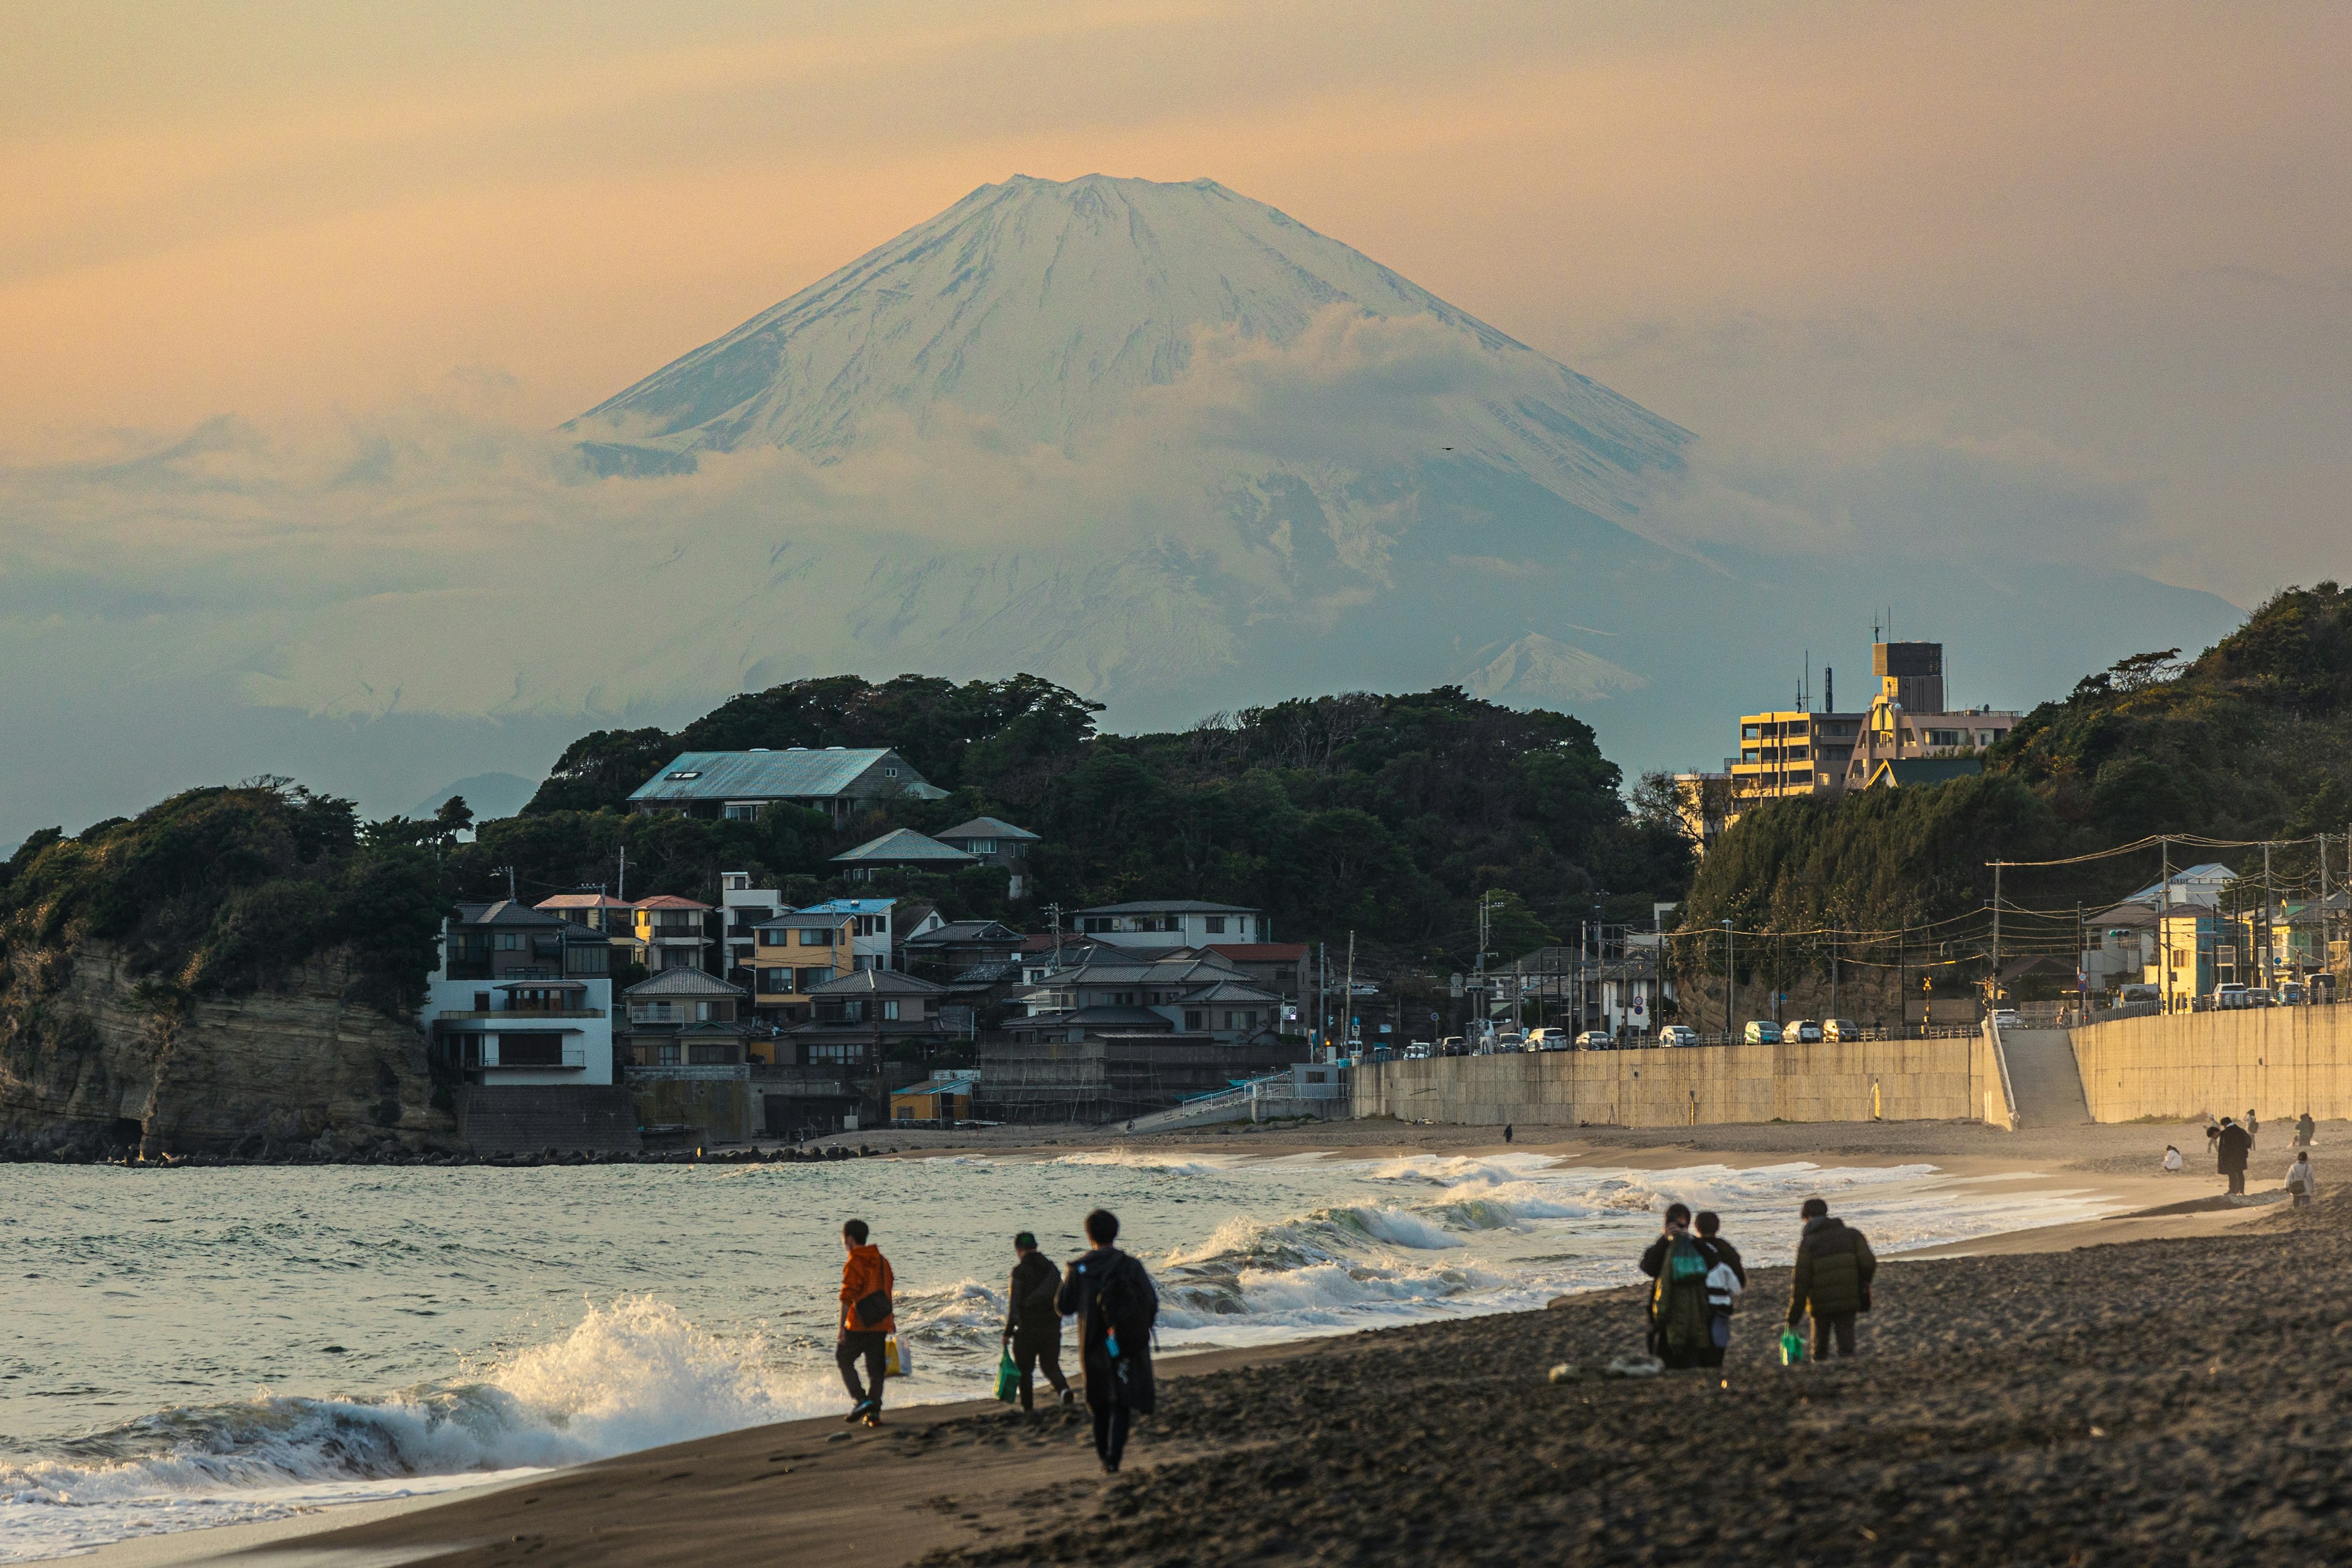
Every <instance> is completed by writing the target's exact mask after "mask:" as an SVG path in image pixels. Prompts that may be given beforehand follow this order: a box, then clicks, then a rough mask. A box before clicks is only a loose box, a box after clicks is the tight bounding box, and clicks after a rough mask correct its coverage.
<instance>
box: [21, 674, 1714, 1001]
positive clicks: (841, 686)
mask: <svg viewBox="0 0 2352 1568" xmlns="http://www.w3.org/2000/svg"><path fill="white" fill-rule="evenodd" d="M1096 712H1097V706H1096V705H1095V704H1093V703H1089V702H1087V701H1085V700H1081V699H1079V698H1078V697H1076V695H1074V694H1073V693H1071V692H1069V691H1066V690H1065V689H1062V688H1060V687H1057V686H1054V685H1052V684H1051V683H1049V682H1046V681H1044V680H1039V679H1035V678H1034V677H1029V676H1018V677H1015V678H1013V679H1010V680H1004V681H971V682H966V683H963V684H961V685H959V684H956V683H954V682H950V681H947V680H941V679H935V678H930V677H923V676H901V677H899V678H898V679H893V680H888V681H884V682H880V683H869V682H867V681H865V680H862V679H856V678H855V677H847V676H840V677H828V678H824V679H811V680H803V681H795V682H793V683H790V684H788V685H784V686H780V687H776V688H773V689H770V690H766V691H760V692H751V693H747V694H745V695H742V696H740V697H737V698H734V699H732V700H730V701H728V702H726V703H725V704H723V705H721V706H720V707H719V708H718V709H716V710H713V711H712V712H710V713H709V714H708V715H706V716H704V717H703V718H701V719H698V720H697V721H695V722H693V723H692V724H689V725H688V726H686V727H685V728H684V729H683V730H681V731H677V732H676V733H670V732H667V731H661V730H632V731H598V732H596V733H594V734H591V735H588V736H585V737H583V739H581V740H580V741H579V742H575V743H574V744H573V745H572V746H571V747H570V748H568V749H567V750H566V751H565V752H564V753H563V755H562V758H561V759H559V761H558V763H557V766H556V768H555V771H554V773H553V775H552V776H551V778H550V779H549V780H548V782H547V784H546V785H545V786H544V787H543V788H541V791H540V792H539V794H538V796H537V798H535V799H534V800H533V801H532V802H531V803H530V805H529V806H528V807H527V808H526V809H525V811H524V812H523V813H522V814H521V815H520V816H514V817H509V818H504V819H500V820H497V821H488V822H479V823H475V822H473V821H472V820H471V813H470V812H469V811H467V808H466V807H465V805H463V803H462V802H457V801H452V802H450V803H448V804H447V805H445V806H444V807H443V809H442V811H441V813H440V814H439V816H437V817H436V818H434V819H431V820H425V821H410V820H407V819H404V818H400V817H394V818H390V819H388V820H386V821H383V822H377V823H365V824H363V823H362V822H361V821H360V820H359V818H358V816H356V814H355V813H354V812H353V810H352V805H351V803H350V802H348V801H342V800H338V799H334V798H332V797H329V796H322V795H313V794H311V793H310V792H309V791H307V790H305V789H303V788H301V787H300V786H299V785H297V784H293V783H292V782H291V781H289V780H284V779H268V778H266V779H258V780H255V781H252V782H250V783H248V784H243V785H238V786H234V787H214V788H205V789H198V790H191V791H188V792H186V793H184V794H183V795H176V796H173V798H172V799H170V800H167V801H164V802H163V803H162V804H160V805H156V806H154V807H152V808H151V809H149V810H148V811H146V812H144V813H142V814H141V815H140V816H138V817H136V818H131V819H121V818H117V819H112V820H110V821H107V822H102V823H99V824H96V825H94V826H91V827H89V828H88V829H86V830H84V831H83V832H82V833H81V834H80V835H79V836H78V837H67V836H66V835H65V834H64V833H62V832H61V831H59V830H57V829H50V830H47V831H45V832H41V833H37V834H35V835H33V836H32V837H30V838H28V839H27V840H26V842H25V844H24V845H23V846H22V847H19V848H18V849H17V851H16V853H15V855H14V856H13V857H11V858H9V859H7V860H5V861H0V959H6V958H9V957H10V956H11V955H13V956H14V957H15V958H16V959H19V960H22V963H18V964H16V970H17V971H18V974H19V978H20V979H25V981H26V984H27V985H32V986H34V990H26V991H24V992H23V994H24V995H25V996H27V997H29V996H32V995H33V994H35V991H37V984H35V982H36V981H37V978H38V977H37V974H35V970H37V969H38V968H39V966H40V965H41V964H45V963H49V962H50V961H51V959H52V958H57V959H68V958H69V956H70V954H71V953H72V952H73V951H74V950H75V949H76V948H77V947H78V946H79V945H80V944H81V943H82V942H84V941H85V940H89V939H96V940H100V941H103V942H107V943H109V944H110V947H111V948H114V949H119V950H120V951H121V952H124V953H125V954H126V955H127V957H128V961H129V963H131V967H132V969H133V970H134V972H135V973H137V974H138V975H142V976H144V977H145V985H146V991H145V992H144V993H142V994H148V995H151V996H152V999H153V1001H154V1003H155V1005H159V1006H163V1005H177V1004H176V1002H175V1000H174V999H175V998H176V999H186V998H192V997H196V996H207V995H221V994H237V993H241V992H247V991H251V990H254V989H257V988H264V987H268V986H271V985H274V984H278V982H279V981H280V980H281V979H282V978H283V977H284V976H285V975H286V974H287V973H289V972H290V970H291V969H292V968H293V967H294V966H296V965H299V963H302V962H303V961H304V960H305V959H307V958H310V957H311V956H313V955H315V954H318V953H320V952H324V951H325V950H328V949H331V948H334V949H342V950H346V951H348V952H349V953H350V955H351V957H352V973H353V974H354V975H355V977H356V983H357V984H359V985H360V987H361V989H362V991H363V992H364V993H365V999H366V1000H368V1001H370V1002H372V1003H373V1004H375V1005H379V1006H381V1007H382V1008H383V1009H384V1010H385V1011H387V1012H397V1011H400V1010H401V1009H403V1008H404V1007H405V1006H407V1005H411V1004H412V1003H413V1002H414V1000H415V997H416V996H417V994H419V992H420V990H421V986H422V983H423V978H424V975H425V971H426V969H427V967H428V966H429V965H430V963H431V961H432V955H433V951H434V948H433V939H434V936H435V934H436V931H438V928H439V922H440V919H441V916H442V914H443V913H444V912H445V911H446V910H447V909H448V908H449V907H450V905H451V904H452V903H454V902H455V901H457V900H460V899H493V898H503V897H505V896H506V893H507V889H508V887H509V877H511V879H512V883H513V886H514V887H515V889H516V890H517V891H518V892H519V893H520V896H521V897H522V898H524V899H525V900H527V901H536V900H540V899H543V898H545V897H547V896H548V895H549V894H551V893H556V892H568V891H572V890H575V889H581V888H583V887H585V888H591V889H593V888H596V887H599V886H603V887H605V888H607V889H617V885H618V883H619V880H620V855H621V852H622V850H623V849H624V848H625V849H626V851H627V860H628V873H627V875H628V880H627V887H626V891H627V894H628V896H630V897H631V898H643V897H646V896H647V895H649V894H654V893H663V892H667V893H677V894H682V895H685V896H688V897H690V898H696V899H699V900H704V901H706V902H715V901H716V897H717V892H718V882H719V873H720V872H721V871H722V870H727V871H735V870H740V871H748V872H750V873H751V875H752V876H753V878H754V879H755V883H756V885H760V886H776V887H780V888H782V889H783V892H784V896H785V897H786V899H787V900H790V901H793V902H810V901H814V900H817V899H820V898H822V897H824V896H825V895H826V894H827V893H829V892H835V893H837V892H846V891H850V890H852V889H853V884H850V883H847V882H845V881H843V880H841V879H838V878H837V877H835V875H834V870H835V868H833V867H832V865H831V864H830V859H831V858H832V857H833V856H834V855H835V854H838V853H839V852H841V851H842V850H843V849H845V848H848V847H851V846H853V845H855V844H857V843H860V842H863V841H864V840H865V839H866V838H869V837H875V836H876V835H877V834H880V833H882V832H885V831H887V829H888V828H890V827H891V826H900V825H903V826H912V827H916V828H919V829H922V828H929V829H937V828H943V827H945V826H949V825H950V824H952V823H955V822H958V821H961V820H963V819H965V818H968V817H971V816H977V815H981V814H983V813H986V814H991V815H995V816H1003V817H1007V818H1009V819H1011V820H1012V821H1014V822H1016V823H1019V824H1021V825H1022V826H1025V827H1028V828H1029V829H1031V830H1032V831H1034V832H1035V833H1037V834H1039V835H1040V836H1041V837H1042V839H1043V842H1042V843H1041V844H1040V845H1039V846H1038V847H1037V849H1036V851H1035V855H1034V859H1033V861H1032V865H1031V870H1032V873H1033V877H1032V887H1031V889H1030V896H1029V897H1028V898H1026V899H1024V900H1023V901H1022V902H1021V903H1019V904H1018V905H1012V906H1008V905H1007V903H1006V900H1005V877H1004V873H1003V871H1001V870H996V869H992V868H969V869H966V870H964V871H962V872H961V873H959V874H956V875H954V876H942V875H923V874H917V873H912V872H901V873H884V874H883V876H882V878H881V879H878V880H877V881H876V882H871V883H857V884H855V885H854V888H855V890H856V891H859V892H877V893H886V894H887V893H895V894H898V895H901V896H905V897H909V898H919V899H921V900H926V901H930V902H935V903H937V904H938V905H939V907H940V910H941V912H942V913H943V914H945V915H947V916H949V917H950V918H957V917H961V916H975V915H991V916H999V917H1003V918H1006V919H1009V920H1012V921H1014V922H1016V923H1017V924H1021V925H1023V926H1035V925H1038V924H1040V923H1042V921H1043V918H1044V917H1043V915H1042V913H1041V911H1042V910H1043V909H1044V908H1045V906H1046V905H1048V904H1054V903H1058V904H1059V905H1060V906H1061V907H1062V908H1063V909H1064V910H1078V909H1080V908H1083V907H1085V906H1087V905H1088V904H1096V903H1107V902H1112V901H1116V900H1124V899H1136V898H1147V897H1148V898H1199V899H1213V900H1224V901H1229V902H1233V903H1237V904H1246V905H1251V906H1254V907H1258V908H1263V909H1265V910H1267V911H1268V912H1269V913H1270V915H1271V916H1272V919H1273V922H1274V930H1275V934H1276V938H1277V939H1278V940H1283V941H1312V940H1317V939H1324V940H1328V941H1331V942H1339V943H1344V942H1346V940H1347V938H1348V936H1349V933H1350V932H1351V931H1352V932H1354V933H1355V935H1356V936H1357V938H1358V942H1359V946H1360V959H1361V963H1362V966H1363V967H1364V968H1365V969H1366V971H1367V972H1369V973H1382V972H1383V971H1384V970H1385V971H1389V972H1393V971H1395V970H1398V969H1401V968H1405V967H1413V966H1423V965H1427V966H1448V965H1465V964H1467V963H1470V962H1471V961H1472V958H1473V950H1474V949H1475V946H1476V943H1475V936H1474V933H1475V930H1476V925H1477V919H1476V908H1477V903H1478V900H1479V899H1480V897H1481V895H1484V894H1487V893H1490V892H1499V893H1500V894H1501V895H1502V896H1501V897H1500V898H1499V900H1496V908H1495V910H1494V918H1493V938H1492V942H1491V945H1490V951H1492V952H1496V953H1498V954H1499V955H1501V956H1502V957H1505V958H1508V957H1511V956H1515V955H1517V953H1520V952H1527V951H1528V950H1530V949H1532V948H1535V947H1538V946H1541V945H1543V944H1545V943H1547V942H1550V941H1552V940H1554V938H1555V936H1556V935H1557V934H1559V933H1563V932H1566V933H1572V932H1573V931H1574V929H1575V922H1576V921H1578V920H1580V919H1585V918H1590V917H1591V915H1592V914H1593V912H1594V911H1595V909H1596V907H1597V906H1601V905H1605V906H1606V907H1607V908H1608V909H1609V910H1611V913H1612V918H1615V919H1627V918H1641V919H1646V918H1647V916H1648V913H1649V908H1650V903H1651V901H1652V900H1653V899H1669V900H1670V899H1674V898H1677V897H1679V896H1680V894H1681V892H1682V890H1683V889H1684V887H1685V885H1686V882H1687V879H1688V876H1689V857H1688V851H1687V848H1686V847H1685V845H1684V844H1683V843H1682V841H1681V840H1680V839H1679V838H1678V837H1676V836H1675V833H1674V832H1673V831H1672V830H1671V829H1670V828H1669V827H1666V826H1657V825H1651V824H1644V823H1641V822H1637V821H1635V820H1634V819H1633V817H1632V816H1630V815H1629V814H1628V812H1627V810H1626V807H1625V805H1624V803H1623V801H1622V798H1621V797H1620V795H1619V788H1618V786H1619V783H1620V777H1619V773H1618V770H1617V768H1616V766H1615V765H1614V764H1613V763H1610V762H1609V761H1608V760H1607V759H1605V758H1604V757H1602V756H1601V752H1600V749H1599V748H1598V746H1597V745H1596V744H1595V743H1594V741H1593V736H1592V731H1591V729H1590V728H1589V727H1588V726H1586V725H1585V724H1583V723H1581V722H1580V721H1577V720H1575V719H1572V718H1570V717H1568V716H1566V715H1564V714H1559V713H1548V712H1518V711H1515V710H1510V709H1507V708H1500V707H1497V706H1496V705H1494V704H1492V703H1488V702H1482V701H1478V700H1475V699H1473V698H1470V697H1467V696H1465V694H1464V693H1463V692H1462V691H1461V690H1460V689H1456V688H1452V687H1447V688H1442V689H1438V690H1435V691H1428V692H1422V693H1418V694H1414V695H1410V696H1371V695H1366V694H1361V693H1359V694H1355V695H1349V696H1341V697H1322V698H1313V699H1302V700H1297V701H1290V702H1284V703H1280V704H1277V705H1276V706H1274V707H1271V708H1264V709H1255V710H1249V711H1246V712H1242V713H1236V714H1225V715H1219V716H1216V717H1214V718H1212V719H1210V720H1208V721H1203V722H1202V723H1201V724H1200V725H1197V726H1196V727H1194V728H1193V729H1191V730H1188V731H1183V732H1181V733H1174V734H1151V735H1127V736H1122V735H1105V734H1099V733H1097V731H1096V729H1095V721H1094V715H1095V713H1096ZM793 745H805V746H825V745H845V746H871V745H888V746H895V747H897V748H898V750H899V751H900V752H903V753H904V754H906V755H907V756H908V758H909V760H911V761H912V762H914V763H916V765H917V766H918V767H919V768H920V769H921V770H922V772H923V773H924V774H925V776H927V777H928V778H929V779H931V780H932V781H933V782H935V783H937V784H940V785H942V786H943V787H946V788H948V789H950V791H951V792H952V793H951V794H950V796H949V797H948V798H947V799H945V800H941V801H936V802H929V803H920V802H906V803H900V804H898V805H894V806H892V807H891V808H890V809H889V810H887V812H883V813H877V814H876V815H873V816H866V817H865V818H862V819H860V820H857V821H856V822H852V823H850V824H847V825H845V826H839V827H836V826H835V825H834V824H833V823H832V822H831V821H830V820H829V819H827V818H826V817H825V816H824V815H823V814H821V813H816V812H805V811H798V810H793V809H789V808H785V809H779V810H772V811H770V812H768V813H766V814H765V815H764V816H762V818H761V820H760V821H757V822H723V821H703V820H691V819H687V818H683V817H677V816H629V815H626V814H625V812H624V810H623V809H622V803H623V801H624V800H625V797H626V795H628V793H629V791H630V790H632V789H634V788H635V787H636V786H637V785H638V784H642V783H644V782H645V780H646V778H648V777H650V776H651V775H652V774H653V773H654V772H655V771H656V769H658V768H659V767H660V766H661V765H662V764H663V763H667V761H669V759H670V758H671V757H672V756H674V755H676V754H677V752H680V751H686V750H702V749H709V750H721V749H725V750H732V749H740V748H749V747H752V746H768V747H773V748H782V747H785V746H793ZM468 826H471V827H472V828H473V829H474V834H475V836H474V837H473V839H472V841H471V842H469V843H468V842H459V839H460V837H461V836H462V834H463V833H464V832H465V830H466V829H467V827H468ZM26 976H31V977H32V978H30V979H26ZM27 1005H30V1004H27Z"/></svg>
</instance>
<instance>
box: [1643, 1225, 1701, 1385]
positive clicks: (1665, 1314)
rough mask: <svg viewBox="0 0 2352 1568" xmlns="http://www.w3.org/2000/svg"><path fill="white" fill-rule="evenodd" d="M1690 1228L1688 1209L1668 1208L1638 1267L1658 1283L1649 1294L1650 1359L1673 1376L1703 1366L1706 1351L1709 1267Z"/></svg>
mask: <svg viewBox="0 0 2352 1568" xmlns="http://www.w3.org/2000/svg"><path fill="white" fill-rule="evenodd" d="M1690 1223H1691V1212H1690V1205H1687V1204H1668V1205H1666V1217H1665V1225H1664V1228H1662V1229H1661V1230H1660V1231H1659V1233H1658V1238H1657V1239H1656V1240H1655V1241H1653V1242H1652V1243H1650V1245H1649V1247H1648V1248H1647V1250H1645V1251H1644V1252H1643V1254H1642V1259H1641V1263H1640V1265H1639V1267H1640V1268H1641V1270H1642V1272H1643V1273H1644V1274H1646V1275H1648V1276H1649V1277H1650V1278H1651V1279H1654V1280H1656V1281H1657V1283H1656V1284H1655V1285H1654V1286H1653V1287H1652V1288H1651V1290H1650V1303H1649V1347H1650V1353H1651V1354H1652V1355H1654V1356H1656V1357H1657V1358H1658V1359H1659V1360H1660V1361H1662V1362H1664V1363H1666V1366H1667V1367H1668V1369H1670V1370H1675V1371H1679V1370H1682V1369H1684V1368H1685V1367H1694V1366H1703V1365H1705V1364H1706V1361H1705V1357H1706V1351H1707V1349H1708V1344H1707V1330H1708V1327H1709V1325H1708V1321H1707V1307H1706V1270H1707V1268H1709V1267H1711V1263H1710V1260H1709V1259H1708V1258H1706V1254H1705V1253H1704V1252H1702V1251H1700V1249H1699V1248H1698V1247H1697V1244H1696V1238H1695V1237H1693V1236H1692V1235H1691V1233H1690ZM1677 1247H1680V1248H1682V1249H1683V1259H1684V1261H1685V1263H1687V1264H1689V1265H1690V1268H1689V1270H1688V1271H1687V1272H1685V1269H1684V1268H1681V1267H1678V1266H1677V1264H1676V1260H1675V1249H1676V1248H1677Z"/></svg>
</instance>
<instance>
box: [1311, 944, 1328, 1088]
mask: <svg viewBox="0 0 2352 1568" xmlns="http://www.w3.org/2000/svg"><path fill="white" fill-rule="evenodd" d="M1324 968H1325V960H1324V956H1323V944H1322V943H1321V942H1317V943H1316V944H1315V1033H1314V1037H1313V1038H1312V1039H1310V1040H1309V1041H1308V1042H1307V1057H1308V1059H1309V1060H1312V1061H1318V1062H1319V1061H1322V1060H1323V1059H1324V1056H1323V1041H1324V1035H1323V971H1324Z"/></svg>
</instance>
